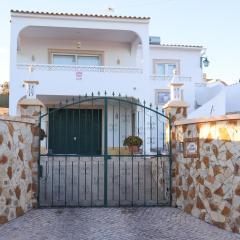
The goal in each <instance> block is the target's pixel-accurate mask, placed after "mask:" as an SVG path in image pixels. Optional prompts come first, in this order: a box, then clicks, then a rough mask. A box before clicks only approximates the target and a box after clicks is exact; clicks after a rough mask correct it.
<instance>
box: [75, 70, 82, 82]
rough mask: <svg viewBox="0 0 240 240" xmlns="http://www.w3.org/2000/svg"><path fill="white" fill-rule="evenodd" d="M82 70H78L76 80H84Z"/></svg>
mask: <svg viewBox="0 0 240 240" xmlns="http://www.w3.org/2000/svg"><path fill="white" fill-rule="evenodd" d="M82 75H83V73H82V71H81V70H78V69H77V70H76V80H82Z"/></svg>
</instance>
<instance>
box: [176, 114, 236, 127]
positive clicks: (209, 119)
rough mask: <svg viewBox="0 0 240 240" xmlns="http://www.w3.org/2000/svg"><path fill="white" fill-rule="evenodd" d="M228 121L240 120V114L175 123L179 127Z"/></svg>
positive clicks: (184, 120)
mask: <svg viewBox="0 0 240 240" xmlns="http://www.w3.org/2000/svg"><path fill="white" fill-rule="evenodd" d="M228 120H240V114H229V115H222V116H216V117H206V118H195V119H183V120H178V121H176V122H174V125H175V126H178V125H189V124H195V123H207V122H214V121H228Z"/></svg>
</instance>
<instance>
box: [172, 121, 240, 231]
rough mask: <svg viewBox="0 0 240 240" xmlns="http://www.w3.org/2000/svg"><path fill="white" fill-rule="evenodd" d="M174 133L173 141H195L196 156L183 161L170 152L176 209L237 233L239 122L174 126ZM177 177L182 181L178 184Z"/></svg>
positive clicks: (178, 154)
mask: <svg viewBox="0 0 240 240" xmlns="http://www.w3.org/2000/svg"><path fill="white" fill-rule="evenodd" d="M174 131H175V136H176V139H175V141H176V142H183V141H184V139H186V138H199V157H197V158H184V157H183V154H182V152H177V151H176V150H175V151H174V159H175V161H176V164H175V165H177V166H178V172H177V174H176V175H175V177H174V178H173V187H174V188H176V189H177V193H174V194H173V195H174V198H176V203H177V206H178V207H181V208H182V209H183V210H184V211H185V212H187V213H190V214H192V215H194V216H196V217H199V218H200V219H202V220H204V221H207V222H209V223H211V224H213V225H215V226H217V227H219V228H223V229H226V230H229V231H233V232H236V233H239V232H240V119H239V120H224V121H209V122H208V121H205V122H202V123H189V124H184V125H177V126H175V128H174ZM175 165H173V167H174V166H175ZM178 178H182V179H184V180H183V181H182V182H181V184H179V181H176V179H178ZM193 189H194V190H193Z"/></svg>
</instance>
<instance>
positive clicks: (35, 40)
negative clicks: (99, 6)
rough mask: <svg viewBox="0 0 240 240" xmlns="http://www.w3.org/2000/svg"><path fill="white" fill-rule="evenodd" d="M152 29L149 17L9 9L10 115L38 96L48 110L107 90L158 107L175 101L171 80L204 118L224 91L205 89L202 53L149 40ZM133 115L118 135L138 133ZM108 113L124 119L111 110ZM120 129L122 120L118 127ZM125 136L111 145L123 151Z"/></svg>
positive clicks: (190, 109) (191, 111)
mask: <svg viewBox="0 0 240 240" xmlns="http://www.w3.org/2000/svg"><path fill="white" fill-rule="evenodd" d="M149 23H150V18H147V17H132V16H112V15H97V14H67V13H48V12H29V11H17V10H16V11H15V10H12V11H11V56H10V99H9V113H10V115H17V114H19V113H18V103H19V101H21V100H22V99H24V98H26V97H27V98H35V97H36V98H37V99H39V100H40V101H41V102H42V103H43V105H44V111H48V110H49V109H52V108H53V105H54V104H58V103H59V102H61V101H63V100H65V99H72V98H76V97H78V96H85V94H88V96H89V95H91V94H92V93H93V94H94V95H95V96H96V95H104V93H105V91H106V94H107V95H112V93H113V92H115V94H116V95H118V94H119V93H120V94H121V96H126V95H127V96H129V97H131V98H133V99H139V101H140V102H141V103H142V104H143V103H144V100H145V101H146V103H147V104H149V103H152V105H153V107H154V108H155V107H156V106H158V108H159V109H161V107H162V106H163V105H164V104H165V103H166V102H167V101H168V100H169V99H170V83H171V81H174V82H179V83H181V84H182V86H181V89H179V90H180V92H179V93H178V94H180V98H181V99H182V100H184V101H185V102H186V103H187V104H188V106H189V107H188V113H189V115H190V116H191V114H192V116H195V115H196V116H198V115H199V112H200V113H202V112H203V113H204V111H202V110H201V108H202V107H203V106H204V105H205V103H208V102H209V100H210V99H211V98H212V97H213V96H214V97H215V98H217V96H218V93H219V91H218V90H219V88H221V86H217V87H212V88H209V90H206V89H207V87H206V84H207V83H206V81H205V80H204V79H203V72H202V61H203V59H204V58H203V56H204V54H205V49H204V48H203V47H201V46H189V45H171V44H169V45H168V44H162V43H161V41H160V38H159V37H151V36H149ZM36 83H38V84H36ZM26 87H27V90H28V91H27V93H26V90H25V89H26ZM27 95H29V96H27ZM203 95H204V97H203ZM217 101H218V100H217ZM98 105H99V106H101V102H99V103H98ZM102 109H103V108H102ZM130 110H131V109H130ZM130 110H129V108H127V110H126V111H125V112H128V111H129V113H127V115H126V116H127V117H129V119H127V118H125V120H124V119H123V120H121V121H123V122H124V121H125V122H126V123H127V124H128V126H127V127H125V130H122V129H121V131H125V132H127V131H128V130H127V129H128V128H131V129H133V128H134V129H135V128H136V127H135V125H136V122H137V117H136V116H133V115H131V113H130ZM115 111H116V110H115ZM196 111H198V112H197V113H196ZM215 111H216V112H217V110H215ZM119 112H120V110H119ZM101 114H102V113H101ZM114 114H115V115H114ZM194 114H195V115H194ZM109 115H114V117H116V119H119V118H121V116H118V114H116V112H114V108H113V110H109ZM101 116H102V115H101ZM58 117H59V116H58ZM46 121H48V120H46ZM49 121H50V120H49ZM140 122H141V121H140ZM101 124H102V123H101ZM120 124H121V122H120V120H119V128H120ZM149 124H150V125H151V123H149ZM115 125H116V123H114V122H113V123H112V127H113V129H112V131H113V133H114V131H115V128H117V126H115ZM152 125H153V126H154V124H152ZM152 125H151V126H152ZM155 127H156V126H155ZM144 128H145V127H144ZM131 131H133V130H131ZM134 131H135V132H136V129H135V130H134ZM139 131H140V130H139V128H138V133H139ZM149 131H150V130H148V132H147V133H146V135H147V136H148V135H149V136H150V135H151V131H150V132H149ZM100 135H101V134H100ZM100 135H99V136H100ZM113 135H114V134H113ZM126 135H127V134H125V135H124V134H123V133H121V137H119V139H118V137H117V135H115V136H113V138H112V140H111V141H112V142H111V141H110V140H109V142H110V143H109V144H110V145H111V144H112V145H113V147H114V143H115V142H116V144H119V145H120V141H121V142H122V140H123V139H124V137H126ZM100 138H101V141H104V140H103V138H102V137H100ZM120 138H121V139H120ZM153 138H154V137H153V136H151V137H149V139H153ZM155 138H156V136H155ZM74 139H75V140H76V138H75V137H74ZM149 141H150V142H153V141H152V140H149ZM155 142H156V140H155ZM112 145H111V146H112ZM121 145H122V143H121ZM149 148H151V147H149ZM152 148H153V147H152ZM155 148H156V147H155Z"/></svg>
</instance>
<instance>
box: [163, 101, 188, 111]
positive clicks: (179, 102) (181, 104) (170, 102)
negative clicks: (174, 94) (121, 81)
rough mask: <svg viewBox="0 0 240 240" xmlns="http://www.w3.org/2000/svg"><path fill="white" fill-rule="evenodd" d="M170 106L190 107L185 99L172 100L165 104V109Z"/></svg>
mask: <svg viewBox="0 0 240 240" xmlns="http://www.w3.org/2000/svg"><path fill="white" fill-rule="evenodd" d="M169 107H188V104H187V103H186V102H184V101H176V100H171V101H169V102H167V103H166V104H165V105H164V106H163V109H165V108H169Z"/></svg>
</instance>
